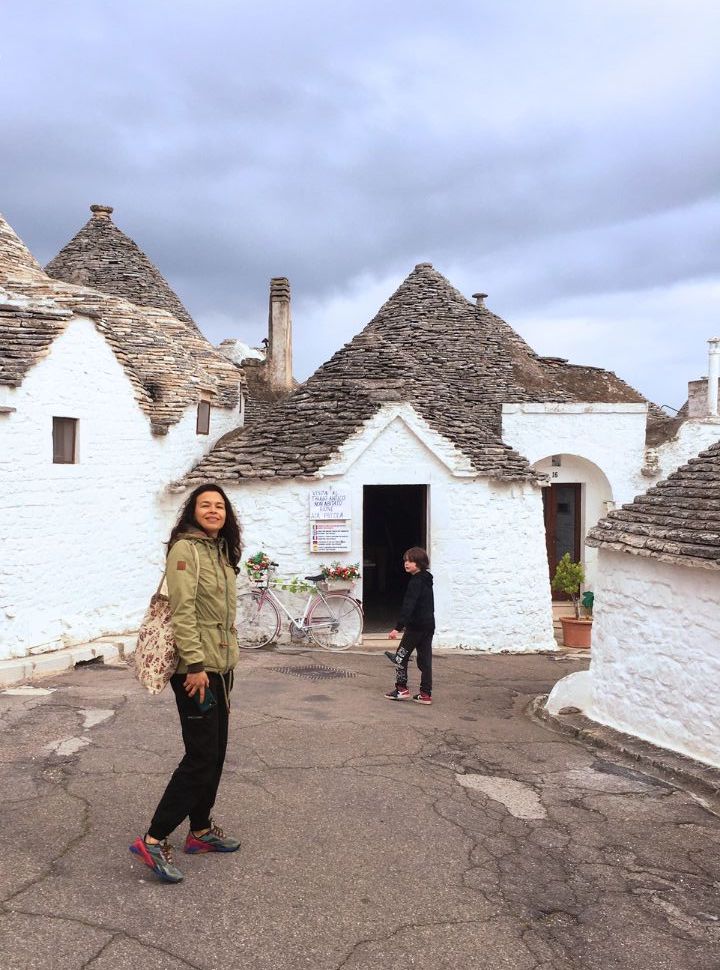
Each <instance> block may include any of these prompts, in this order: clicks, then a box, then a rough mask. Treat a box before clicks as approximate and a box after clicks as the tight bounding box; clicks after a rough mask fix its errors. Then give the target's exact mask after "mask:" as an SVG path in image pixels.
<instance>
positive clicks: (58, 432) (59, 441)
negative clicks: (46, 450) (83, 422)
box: [52, 414, 80, 465]
mask: <svg viewBox="0 0 720 970" xmlns="http://www.w3.org/2000/svg"><path fill="white" fill-rule="evenodd" d="M61 422H63V423H62V424H61ZM79 424H80V422H79V419H78V418H68V417H64V416H61V415H56V414H54V415H53V419H52V443H53V449H52V463H53V465H77V464H78V427H79ZM67 428H70V429H71V430H72V438H71V442H70V448H69V449H68V450H65V448H64V447H62V448H61V447H60V446H61V445H62V446H64V444H65V429H67ZM68 455H69V456H70V457H68Z"/></svg>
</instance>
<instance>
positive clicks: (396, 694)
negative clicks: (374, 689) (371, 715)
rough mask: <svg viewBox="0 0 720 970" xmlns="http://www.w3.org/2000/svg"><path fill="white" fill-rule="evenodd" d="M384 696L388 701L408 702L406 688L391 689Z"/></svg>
mask: <svg viewBox="0 0 720 970" xmlns="http://www.w3.org/2000/svg"><path fill="white" fill-rule="evenodd" d="M385 696H386V697H387V699H388V700H389V701H409V700H410V691H409V690H408V689H407V687H393V689H392V690H389V691H388V692H387V693H386V694H385Z"/></svg>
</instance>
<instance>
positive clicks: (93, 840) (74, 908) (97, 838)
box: [0, 651, 720, 970]
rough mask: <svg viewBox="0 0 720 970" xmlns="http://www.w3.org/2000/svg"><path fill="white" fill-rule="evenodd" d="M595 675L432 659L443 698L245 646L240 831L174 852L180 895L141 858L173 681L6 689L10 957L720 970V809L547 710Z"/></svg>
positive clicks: (348, 659)
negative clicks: (551, 696)
mask: <svg viewBox="0 0 720 970" xmlns="http://www.w3.org/2000/svg"><path fill="white" fill-rule="evenodd" d="M586 665H587V661H586V660H584V661H579V662H574V661H572V660H570V661H569V660H567V659H564V660H560V659H557V658H553V657H551V656H542V655H541V656H532V655H524V656H463V655H452V656H438V657H436V660H435V690H434V703H433V705H432V706H431V707H424V706H420V705H418V704H414V703H411V702H407V701H405V702H391V701H388V700H386V699H385V698H384V697H383V692H384V691H385V690H387V689H388V688H390V687H391V686H392V682H393V677H392V673H393V671H392V668H391V667H390V665H389V664H388V663H387V662H386V661H385V660H384V658H382V656H378V655H377V654H376V655H370V656H369V655H362V654H328V653H324V652H315V651H307V652H294V653H277V652H265V651H258V652H245V653H243V655H242V658H241V663H240V666H239V668H238V671H237V681H236V687H235V690H234V692H233V710H232V714H231V740H230V748H229V755H228V763H227V767H226V773H225V776H224V778H223V782H222V785H221V789H220V796H219V801H218V804H217V806H216V813H215V814H216V818H217V820H218V822H219V823H220V824H221V825H222V826H223V827H224V828H225V829H226V831H228V832H231V833H232V834H234V835H237V836H238V837H239V838H241V839H242V841H243V846H242V849H241V850H240V852H238V853H235V854H232V855H206V856H185V855H183V854H182V853H181V852H179V851H178V853H177V861H178V864H179V865H180V867H181V868H182V869H183V871H184V873H185V880H184V882H182V883H181V884H179V885H168V884H163V883H160V882H158V881H157V880H156V879H155V877H154V876H153V874H152V873H151V872H150V870H149V869H147V868H146V867H145V866H143V865H142V863H140V861H139V860H137V859H136V858H135V857H134V856H131V855H130V854H129V852H128V845H129V844H130V842H131V841H132V840H133V838H134V837H135V836H136V835H138V834H141V833H142V832H143V831H144V828H145V827H146V825H147V823H148V820H149V818H150V816H151V814H152V811H153V809H154V807H155V804H156V801H157V799H158V797H159V796H160V794H161V793H162V790H163V788H164V786H165V783H166V781H167V779H168V778H169V776H170V774H171V772H172V770H173V768H174V767H175V764H176V763H177V761H178V759H179V757H180V756H181V750H182V748H181V741H180V734H179V727H178V723H177V716H176V713H175V708H174V701H173V697H172V695H171V693H170V691H169V690H168V691H166V692H165V693H164V694H162V695H160V696H159V697H157V698H152V697H150V696H149V695H147V694H146V693H145V692H144V691H143V690H142V689H141V688H140V687H139V686H138V685H137V683H136V682H135V681H134V679H133V677H132V674H131V671H130V670H128V669H127V668H126V667H125V666H124V665H123V664H122V663H118V664H117V665H114V666H104V665H102V664H100V665H89V666H87V667H83V668H78V669H76V670H74V671H71V672H69V673H66V674H63V675H61V676H57V677H55V678H53V679H52V680H46V681H44V682H43V683H42V684H38V685H35V687H36V688H37V687H41V688H45V689H48V690H49V691H50V692H48V693H35V692H31V693H24V694H7V693H0V812H1V813H2V817H1V819H0V824H1V826H2V829H1V831H2V863H1V865H0V899H2V907H1V908H0V966H1V967H2V968H3V970H30V968H33V970H35V968H38V970H50V968H52V970H86V968H92V970H124V968H133V970H137V968H138V967H142V968H143V970H186V968H194V970H220V968H229V970H236V968H237V970H241V968H248V970H299V968H311V970H341V968H342V970H370V968H372V970H376V968H388V970H406V968H413V967H424V968H426V970H441V968H453V970H455V968H457V970H460V968H463V970H464V968H470V970H475V968H478V970H479V968H483V970H500V968H503V970H505V968H507V970H576V968H583V970H586V968H587V970H601V968H602V970H608V968H613V970H625V968H627V970H630V968H632V970H718V968H719V967H720V903H719V898H720V897H719V893H718V889H719V888H720V819H719V818H718V817H717V815H716V814H714V813H713V811H712V810H711V807H710V806H708V805H706V804H704V803H703V802H702V801H701V800H698V798H697V797H695V796H693V795H692V794H690V793H688V792H685V791H683V790H682V789H680V788H677V787H675V786H674V785H673V784H671V783H670V782H668V781H667V780H664V779H663V778H661V777H657V776H656V775H652V774H648V773H647V772H645V771H644V770H643V768H642V766H638V765H637V764H632V763H626V762H624V761H622V758H621V756H620V755H613V754H612V753H611V752H609V751H607V750H599V749H596V748H593V747H590V746H587V745H585V744H583V743H580V742H578V741H577V740H574V739H572V738H569V737H568V736H567V735H563V734H560V733H556V732H555V731H554V730H552V729H551V727H549V726H547V725H545V724H542V723H539V722H538V721H537V720H534V719H533V718H531V717H530V716H529V715H528V713H527V708H528V705H529V704H530V702H531V701H532V699H533V698H535V697H536V696H537V695H539V694H545V693H547V692H548V691H549V690H550V688H551V687H552V685H553V683H554V682H555V681H556V680H558V679H559V678H560V677H562V676H564V675H565V674H567V673H569V672H571V671H573V670H576V669H581V668H582V667H583V666H586ZM411 686H414V687H417V672H415V673H414V680H413V682H412V683H411ZM184 836H185V830H184V829H183V830H178V831H177V832H176V833H175V836H174V842H175V845H176V846H177V848H178V849H179V848H180V847H181V845H182V842H183V839H184Z"/></svg>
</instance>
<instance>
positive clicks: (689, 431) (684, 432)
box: [642, 418, 720, 491]
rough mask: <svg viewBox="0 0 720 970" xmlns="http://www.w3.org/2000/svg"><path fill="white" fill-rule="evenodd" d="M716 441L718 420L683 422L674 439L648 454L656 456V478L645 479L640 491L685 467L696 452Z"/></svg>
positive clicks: (718, 435)
mask: <svg viewBox="0 0 720 970" xmlns="http://www.w3.org/2000/svg"><path fill="white" fill-rule="evenodd" d="M718 440H720V419H718V418H714V419H713V418H705V419H704V420H702V421H701V420H698V421H695V420H692V421H685V422H684V423H683V424H681V425H680V428H679V430H678V433H677V435H676V436H675V437H674V438H672V439H671V440H670V441H666V442H665V443H664V444H663V445H661V446H660V447H659V448H655V449H653V450H652V451H651V452H650V454H651V455H653V454H654V455H655V456H657V462H658V469H657V476H656V477H655V478H654V479H652V480H648V479H646V480H645V488H644V489H643V490H642V491H646V490H647V488H648V487H649V486H650V485H652V484H655V482H657V481H659V479H661V478H667V477H668V475H670V474H672V472H674V471H676V469H678V468H679V467H680V466H681V465H685V464H687V462H688V461H690V459H691V458H695V457H696V456H697V454H698V452H700V451H704V450H705V449H706V448H709V447H710V445H714V444H715V442H716V441H718Z"/></svg>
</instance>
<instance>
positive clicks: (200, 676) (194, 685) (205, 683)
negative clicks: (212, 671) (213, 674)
mask: <svg viewBox="0 0 720 970" xmlns="http://www.w3.org/2000/svg"><path fill="white" fill-rule="evenodd" d="M209 686H210V678H209V677H208V675H207V674H206V673H205V671H204V670H201V671H200V672H199V673H197V674H186V675H185V683H184V684H183V687H184V688H185V690H186V691H187V695H188V697H194V696H195V694H196V693H197V692H198V691H200V703H201V704H202V703H203V701H204V700H205V688H206V687H209Z"/></svg>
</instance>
